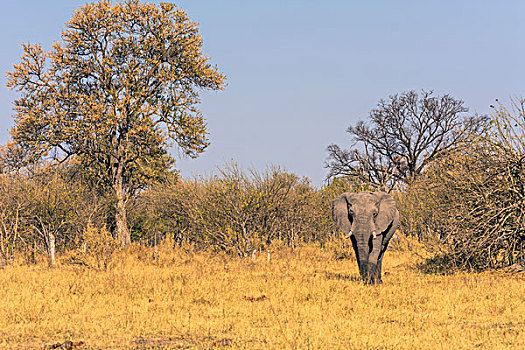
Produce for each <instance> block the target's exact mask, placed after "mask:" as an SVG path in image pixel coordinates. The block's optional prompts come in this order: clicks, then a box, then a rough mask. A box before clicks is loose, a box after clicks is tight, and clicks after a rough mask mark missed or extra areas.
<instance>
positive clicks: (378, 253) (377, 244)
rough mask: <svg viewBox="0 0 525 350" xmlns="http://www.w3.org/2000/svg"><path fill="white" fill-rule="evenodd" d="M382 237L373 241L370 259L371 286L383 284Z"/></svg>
mask: <svg viewBox="0 0 525 350" xmlns="http://www.w3.org/2000/svg"><path fill="white" fill-rule="evenodd" d="M382 241H383V240H382V237H377V238H374V239H372V251H371V252H370V255H369V257H368V273H369V280H370V283H371V284H375V283H381V259H382V255H383V254H382V252H383V251H382V249H381V247H382Z"/></svg>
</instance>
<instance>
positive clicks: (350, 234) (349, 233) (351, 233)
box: [345, 230, 354, 239]
mask: <svg viewBox="0 0 525 350" xmlns="http://www.w3.org/2000/svg"><path fill="white" fill-rule="evenodd" d="M353 234H354V233H353V232H352V230H350V232H348V234H347V235H346V236H345V238H346V239H348V238H350V237H352V235H353Z"/></svg>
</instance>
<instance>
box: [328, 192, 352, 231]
mask: <svg viewBox="0 0 525 350" xmlns="http://www.w3.org/2000/svg"><path fill="white" fill-rule="evenodd" d="M332 218H333V219H334V222H335V224H336V225H337V226H338V227H339V229H340V230H341V231H343V233H344V234H347V233H349V232H350V231H351V229H352V223H351V222H350V218H349V217H348V194H347V193H343V194H342V195H340V196H339V197H337V198H336V199H335V200H334V202H333V203H332Z"/></svg>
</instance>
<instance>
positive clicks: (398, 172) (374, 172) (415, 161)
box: [325, 91, 488, 188]
mask: <svg viewBox="0 0 525 350" xmlns="http://www.w3.org/2000/svg"><path fill="white" fill-rule="evenodd" d="M467 111H468V109H467V108H466V107H465V106H464V102H463V101H461V100H457V99H455V98H453V97H451V96H450V95H443V96H434V95H433V92H432V91H430V92H426V91H422V93H421V94H418V93H416V92H415V91H408V92H404V93H402V94H399V95H398V94H396V95H392V96H390V98H389V99H388V100H380V101H379V103H378V105H377V107H376V108H374V109H373V110H372V111H371V112H370V115H369V118H370V121H369V123H366V122H364V121H359V122H358V123H357V124H356V125H355V126H350V127H348V129H347V132H348V133H349V134H350V135H352V139H353V144H352V147H351V148H350V149H342V148H341V147H339V146H338V145H335V144H332V145H330V146H328V148H327V150H328V160H327V162H326V164H325V167H326V168H328V169H329V174H328V177H329V178H333V177H337V176H350V177H352V178H355V179H356V180H357V181H359V182H363V183H367V184H372V185H374V186H376V187H390V188H391V187H392V186H394V185H395V184H397V183H400V182H401V183H408V182H410V181H412V180H413V179H414V178H416V177H417V176H419V174H420V173H421V172H422V171H423V170H424V169H425V167H426V166H427V165H428V164H429V163H430V162H431V161H432V160H433V159H435V158H437V157H438V156H440V155H443V154H444V153H446V152H450V151H452V150H454V149H455V148H457V147H458V146H459V145H460V144H461V143H463V142H466V141H467V140H469V136H470V135H472V134H477V133H479V132H480V131H481V130H483V128H484V127H485V126H486V124H487V120H488V118H487V117H486V116H480V115H467V114H466V112H467Z"/></svg>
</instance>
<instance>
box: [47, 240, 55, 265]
mask: <svg viewBox="0 0 525 350" xmlns="http://www.w3.org/2000/svg"><path fill="white" fill-rule="evenodd" d="M48 240H49V266H51V267H55V250H56V244H55V234H54V233H51V232H50V233H49V237H48Z"/></svg>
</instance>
